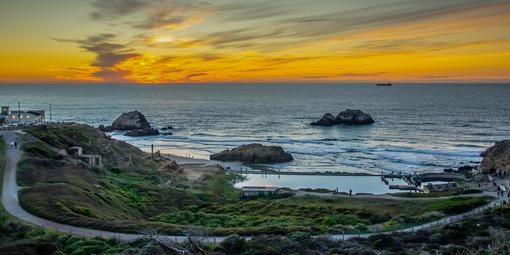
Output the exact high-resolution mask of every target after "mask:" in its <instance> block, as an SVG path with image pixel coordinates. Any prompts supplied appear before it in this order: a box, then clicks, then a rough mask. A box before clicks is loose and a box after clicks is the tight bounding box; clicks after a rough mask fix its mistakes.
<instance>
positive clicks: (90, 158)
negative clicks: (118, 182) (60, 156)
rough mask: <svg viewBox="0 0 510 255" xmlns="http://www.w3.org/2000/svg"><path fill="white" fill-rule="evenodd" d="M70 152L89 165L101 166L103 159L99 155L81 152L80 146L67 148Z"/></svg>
mask: <svg viewBox="0 0 510 255" xmlns="http://www.w3.org/2000/svg"><path fill="white" fill-rule="evenodd" d="M69 151H70V152H71V154H73V155H75V156H76V157H78V158H79V159H80V160H81V161H83V162H85V163H87V164H89V165H90V166H91V167H98V168H103V159H102V157H101V155H94V154H83V148H82V147H80V146H75V147H71V148H69Z"/></svg>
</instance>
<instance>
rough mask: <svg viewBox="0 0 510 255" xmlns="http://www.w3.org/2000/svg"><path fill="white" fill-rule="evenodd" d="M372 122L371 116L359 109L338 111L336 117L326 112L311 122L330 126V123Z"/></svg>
mask: <svg viewBox="0 0 510 255" xmlns="http://www.w3.org/2000/svg"><path fill="white" fill-rule="evenodd" d="M372 123H374V119H372V116H370V115H368V114H366V113H364V112H362V111H360V110H349V109H347V110H345V111H343V112H340V113H338V115H337V116H336V117H334V116H333V114H331V113H326V114H324V115H323V116H322V118H321V119H320V120H318V121H316V122H312V123H311V125H312V126H332V125H340V124H344V125H367V124H372Z"/></svg>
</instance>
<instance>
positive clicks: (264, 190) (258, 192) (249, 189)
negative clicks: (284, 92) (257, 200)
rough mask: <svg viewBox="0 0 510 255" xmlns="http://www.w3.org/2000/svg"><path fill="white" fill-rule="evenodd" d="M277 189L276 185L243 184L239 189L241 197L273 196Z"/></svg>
mask: <svg viewBox="0 0 510 255" xmlns="http://www.w3.org/2000/svg"><path fill="white" fill-rule="evenodd" d="M277 191H278V188H277V187H266V186H244V187H242V189H241V198H250V197H268V196H274V195H276V193H277Z"/></svg>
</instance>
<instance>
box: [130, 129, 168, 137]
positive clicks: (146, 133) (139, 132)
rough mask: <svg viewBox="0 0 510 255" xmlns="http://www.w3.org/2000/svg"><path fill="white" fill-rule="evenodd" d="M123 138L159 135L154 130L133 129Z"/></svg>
mask: <svg viewBox="0 0 510 255" xmlns="http://www.w3.org/2000/svg"><path fill="white" fill-rule="evenodd" d="M124 135H125V136H151V135H159V131H158V130H157V129H154V128H148V129H135V130H130V131H128V132H126V133H125V134H124Z"/></svg>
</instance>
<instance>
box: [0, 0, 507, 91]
mask: <svg viewBox="0 0 510 255" xmlns="http://www.w3.org/2000/svg"><path fill="white" fill-rule="evenodd" d="M0 24H1V26H0V33H1V34H2V35H3V36H2V40H0V59H1V61H0V82H1V83H13V82H14V83H25V82H27V83H34V82H43V83H53V82H63V83H67V82H138V83H176V82H279V81H282V82H289V81H393V82H398V81H412V82H450V81H470V82H471V81H472V82H485V81H487V82H508V81H510V1H508V0H505V1H502V0H451V1H439V0H430V1H419V0H416V1H408V0H392V1H389V0H388V1H382V0H372V1H370V0H367V1H356V0H342V1H339V0H316V1H309V0H306V1H305V0H272V1H268V0H250V1H248V0H215V1H213V0H201V1H198V0H152V1H149V0H88V1H85V0H48V1H38V0H19V1H9V2H7V3H2V8H1V9H0Z"/></svg>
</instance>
